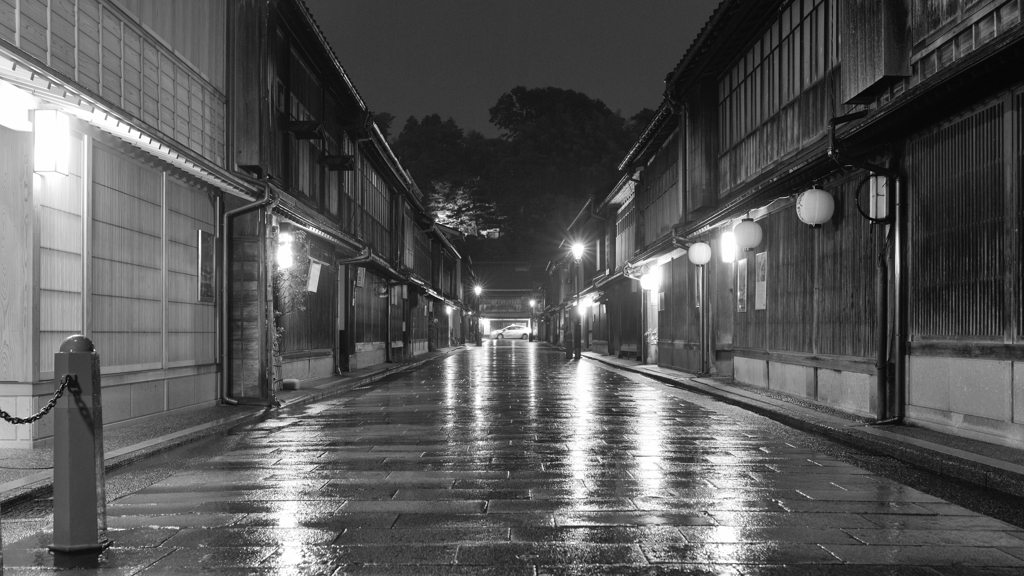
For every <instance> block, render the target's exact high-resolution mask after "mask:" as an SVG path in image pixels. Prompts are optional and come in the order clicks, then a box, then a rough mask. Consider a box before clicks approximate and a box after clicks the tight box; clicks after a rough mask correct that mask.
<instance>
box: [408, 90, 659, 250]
mask: <svg viewBox="0 0 1024 576" xmlns="http://www.w3.org/2000/svg"><path fill="white" fill-rule="evenodd" d="M489 112H490V119H491V123H492V124H494V125H495V126H496V127H498V128H500V129H501V130H502V131H503V133H502V134H501V136H500V137H499V138H486V137H484V136H483V135H481V134H479V133H477V132H468V133H466V132H464V131H463V130H462V129H461V128H459V126H458V125H457V124H456V123H455V121H454V120H452V119H451V118H449V119H448V120H442V119H441V117H440V116H438V115H437V114H432V115H429V116H425V117H424V118H423V119H421V120H417V119H416V118H414V117H410V118H409V119H408V120H407V121H406V123H405V126H404V128H403V129H402V132H401V133H400V134H399V135H398V137H397V139H396V142H395V149H396V152H397V153H398V154H399V156H400V158H401V160H402V163H403V165H404V166H405V167H406V168H407V169H408V170H409V171H410V173H411V174H412V176H413V178H414V179H415V180H416V181H417V182H418V183H419V185H420V188H421V189H422V190H423V191H424V193H426V194H427V195H428V197H429V198H430V201H431V206H432V207H433V208H434V210H435V217H436V216H438V215H441V216H443V217H444V218H445V219H446V221H445V222H444V223H445V224H446V225H452V226H453V227H455V228H458V229H462V230H465V229H476V230H484V229H486V228H489V227H491V226H492V225H493V224H495V223H500V228H501V230H502V233H503V237H502V238H500V239H498V240H478V239H473V240H471V241H470V242H469V243H468V244H467V245H466V246H464V247H463V248H464V249H466V250H467V251H468V252H469V253H470V254H471V255H474V256H475V257H483V255H484V254H486V257H487V258H488V259H495V258H499V259H529V260H546V259H547V258H549V257H550V252H551V251H552V250H553V249H555V248H556V247H557V246H558V244H559V243H560V242H561V240H562V239H564V237H565V231H566V228H567V227H568V225H569V224H570V222H571V221H572V219H573V218H574V217H575V216H576V213H577V212H578V211H579V210H580V208H581V207H582V205H583V203H584V202H585V201H586V200H587V199H588V198H591V197H595V198H598V199H599V198H601V197H603V196H604V195H605V194H607V193H608V192H609V191H610V190H611V188H612V186H614V185H615V182H616V181H617V180H618V178H619V177H620V174H619V172H618V170H617V167H618V164H619V162H620V161H621V160H622V158H623V157H624V156H625V154H626V152H627V151H628V150H629V146H631V145H632V143H633V142H634V141H635V139H636V137H637V136H638V135H639V133H640V132H641V131H642V130H643V129H644V128H645V127H646V125H647V123H648V122H649V121H650V118H653V115H654V112H653V111H651V110H648V109H645V110H642V111H641V112H639V113H638V114H636V115H634V116H633V117H631V118H630V119H628V120H627V119H625V118H623V117H622V116H621V115H620V114H618V113H616V112H613V111H612V110H610V109H609V108H608V107H607V106H606V105H605V104H604V103H603V102H601V101H600V100H597V99H593V98H590V97H589V96H587V95H585V94H582V93H580V92H576V91H573V90H565V89H561V88H552V87H547V88H526V87H523V86H517V87H515V88H513V89H512V90H510V91H509V92H507V93H505V94H503V95H501V97H499V98H498V101H497V103H496V104H495V105H494V106H493V107H492V108H490V110H489ZM453 223H454V225H453Z"/></svg>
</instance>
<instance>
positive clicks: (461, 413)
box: [3, 341, 1024, 576]
mask: <svg viewBox="0 0 1024 576" xmlns="http://www.w3.org/2000/svg"><path fill="white" fill-rule="evenodd" d="M778 429H779V425H778V424H776V423H773V422H771V421H769V420H767V419H764V418H762V417H760V416H756V415H753V414H750V413H747V412H744V411H742V410H740V409H738V408H734V407H730V406H725V405H723V404H719V403H717V402H716V401H714V400H711V399H708V398H705V397H701V396H698V395H694V394H690V393H687V392H682V391H677V390H672V389H669V388H667V387H665V386H662V385H660V384H657V383H654V382H652V381H650V380H646V379H644V378H643V377H640V376H635V375H631V376H627V375H623V374H620V373H617V372H614V371H610V370H608V369H606V368H603V367H601V366H600V365H598V364H596V363H594V362H591V361H586V360H584V361H566V360H565V358H564V356H563V354H562V352H561V351H558V350H555V349H552V348H549V347H545V346H544V345H541V344H536V343H530V342H518V341H502V342H487V343H486V345H485V346H483V347H480V348H477V347H469V348H467V349H463V350H460V351H458V352H456V353H455V354H453V355H451V356H449V357H447V358H445V359H443V360H440V361H438V362H435V363H433V364H430V365H427V366H425V367H423V368H421V369H419V370H416V371H414V372H409V373H405V374H403V375H399V376H397V377H394V378H392V379H389V380H385V381H382V382H378V383H375V384H371V385H367V386H364V387H361V388H359V389H356V390H354V391H352V392H350V393H347V394H346V395H344V396H341V397H337V398H335V399H332V400H328V401H324V402H321V403H317V404H310V405H306V406H300V407H295V408H293V409H291V410H287V409H286V410H284V411H282V412H281V413H280V414H278V415H277V416H275V417H272V418H269V419H267V420H265V421H263V422H260V423H258V424H252V425H248V426H245V427H242V428H240V429H238V430H236V431H235V433H234V434H233V435H232V436H231V437H225V438H223V439H221V440H218V442H220V444H214V445H212V446H213V447H212V449H211V454H210V455H209V457H204V458H201V459H196V460H190V461H188V463H187V465H186V464H183V465H182V466H181V467H180V469H177V470H174V471H173V473H171V474H170V475H167V474H164V475H163V476H162V477H161V478H157V479H155V480H159V481H156V482H152V483H150V484H149V485H148V486H147V487H144V488H143V489H141V490H134V491H132V492H130V493H126V494H115V498H116V499H114V500H113V501H112V502H111V503H110V504H109V506H108V516H109V519H108V525H109V535H110V537H111V539H112V540H113V542H114V544H113V546H112V547H111V548H110V549H108V550H107V551H106V552H105V553H104V554H102V555H101V556H99V557H98V558H97V557H96V556H85V557H60V558H58V557H55V556H53V555H51V554H50V553H49V552H47V551H46V548H45V546H46V545H47V544H49V543H50V542H51V539H50V534H49V533H48V532H47V530H48V529H49V528H48V525H46V524H45V522H39V527H40V530H39V531H38V532H37V533H35V534H34V535H32V536H30V537H27V538H22V539H20V540H17V541H5V542H4V557H3V561H4V565H5V568H6V573H7V574H16V573H20V572H23V571H24V572H28V573H38V571H40V570H43V571H45V570H49V569H53V568H55V567H56V568H65V569H79V570H87V571H94V572H96V573H110V574H134V573H140V572H142V573H146V574H161V573H166V574H195V573H201V572H210V573H217V574H325V575H326V574H336V575H342V574H358V575H371V574H372V575H378V574H381V575H384V574H387V575H391V574H413V575H427V576H431V575H485V576H504V575H516V576H518V575H524V576H525V575H565V576H569V575H590V574H624V575H631V576H640V575H667V574H751V575H753V574H815V575H817V574H821V575H825V574H828V575H846V574H849V575H855V574H856V575H861V574H866V575H871V574H901V575H903V574H907V575H918V574H920V575H932V576H936V575H939V574H945V575H960V574H992V575H996V574H999V575H1010V574H1024V531H1021V530H1020V529H1019V528H1017V527H1014V526H1011V525H1009V524H1005V523H1003V522H1000V521H998V520H994V519H991V518H988V517H985V516H981V515H977V514H975V513H972V512H970V511H968V510H966V509H964V508H961V507H959V506H955V505H952V504H949V503H946V502H944V501H943V500H941V499H939V498H935V497H933V496H929V495H928V494H925V493H923V492H920V491H917V490H914V489H911V488H908V487H906V486H903V485H901V484H897V483H895V482H892V481H889V480H886V479H884V478H880V477H877V476H874V475H872V474H870V473H868V472H867V471H865V470H862V469H860V468H857V467H855V466H852V465H849V464H845V463H843V462H840V461H837V460H835V459H832V458H829V457H827V456H825V455H823V454H819V453H816V452H815V451H814V450H812V449H810V448H807V447H805V446H807V445H809V444H810V443H801V442H800V439H801V437H802V436H801V433H796V432H793V433H786V434H780V433H778ZM5 521H7V519H6V518H5Z"/></svg>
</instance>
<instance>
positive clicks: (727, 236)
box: [720, 230, 736, 264]
mask: <svg viewBox="0 0 1024 576" xmlns="http://www.w3.org/2000/svg"><path fill="white" fill-rule="evenodd" d="M720 244H721V246H722V262H724V263H726V264H729V263H732V262H735V261H736V235H735V234H733V233H732V230H726V231H724V232H722V238H721V241H720Z"/></svg>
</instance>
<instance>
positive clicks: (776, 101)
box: [718, 0, 845, 197]
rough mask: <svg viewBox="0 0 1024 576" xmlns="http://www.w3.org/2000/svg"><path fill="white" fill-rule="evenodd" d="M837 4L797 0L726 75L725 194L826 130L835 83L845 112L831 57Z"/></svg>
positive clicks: (722, 88) (722, 124) (722, 123)
mask: <svg viewBox="0 0 1024 576" xmlns="http://www.w3.org/2000/svg"><path fill="white" fill-rule="evenodd" d="M837 4H838V0H794V1H793V2H792V3H791V4H789V5H788V6H787V7H785V9H784V11H783V12H781V13H780V16H779V19H778V20H777V21H776V22H775V23H774V24H773V25H772V26H771V27H770V28H769V30H768V31H767V32H765V35H764V37H763V38H762V39H761V41H760V42H758V43H757V44H755V45H754V46H753V47H752V48H751V50H750V51H749V52H748V53H747V54H746V55H745V56H744V58H743V59H741V60H740V61H739V62H738V63H737V64H736V65H735V66H734V68H733V69H732V70H730V72H729V73H727V74H726V75H724V76H723V77H722V79H721V80H720V82H719V87H718V90H719V122H718V129H719V134H720V141H721V142H720V146H721V150H719V154H721V156H720V157H719V160H718V177H719V187H718V189H719V195H720V196H723V197H724V196H728V195H729V194H730V193H732V191H733V190H734V189H735V188H736V186H738V185H739V184H742V183H743V182H746V181H747V180H749V179H751V178H752V177H754V176H756V175H758V174H759V173H761V171H763V170H764V169H766V168H768V167H770V166H772V165H774V163H775V162H777V161H778V160H779V159H780V158H782V157H784V156H785V155H786V154H788V153H790V152H793V151H794V150H797V149H799V148H800V147H802V146H804V145H806V144H808V143H809V142H811V141H813V140H815V139H817V138H819V137H821V136H823V135H824V133H825V129H826V127H827V122H826V121H827V118H828V115H829V114H830V105H829V101H828V98H829V95H830V90H831V88H829V87H828V84H829V83H830V82H832V81H835V84H836V86H835V92H833V93H832V97H833V98H834V99H835V100H836V113H837V114H842V113H843V111H844V110H845V108H844V107H841V106H839V98H838V96H837V94H838V93H839V92H841V82H840V80H839V72H841V70H840V68H839V66H838V64H837V63H836V62H833V61H832V60H837V59H838V58H837V57H835V58H834V57H833V52H834V49H835V43H834V41H833V40H834V37H835V34H836V7H837ZM830 68H831V69H832V72H833V73H832V74H831V75H827V74H826V72H827V71H828V70H829V69H830Z"/></svg>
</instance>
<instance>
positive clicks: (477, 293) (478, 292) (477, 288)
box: [473, 284, 484, 296]
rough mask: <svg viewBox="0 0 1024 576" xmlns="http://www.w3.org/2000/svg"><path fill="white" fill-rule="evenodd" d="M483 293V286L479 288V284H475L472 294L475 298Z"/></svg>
mask: <svg viewBox="0 0 1024 576" xmlns="http://www.w3.org/2000/svg"><path fill="white" fill-rule="evenodd" d="M483 292H484V288H483V286H481V285H479V284H477V285H476V286H473V294H476V295H477V296H479V295H481V294H483Z"/></svg>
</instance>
